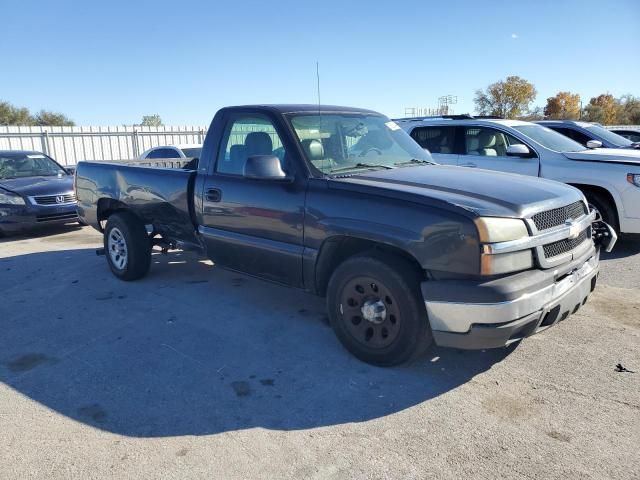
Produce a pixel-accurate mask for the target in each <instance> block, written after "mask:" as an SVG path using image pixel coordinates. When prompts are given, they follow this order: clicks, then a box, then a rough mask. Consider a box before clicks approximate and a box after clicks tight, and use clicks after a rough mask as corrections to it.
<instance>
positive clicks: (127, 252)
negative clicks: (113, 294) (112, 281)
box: [104, 212, 151, 280]
mask: <svg viewBox="0 0 640 480" xmlns="http://www.w3.org/2000/svg"><path fill="white" fill-rule="evenodd" d="M104 251H105V255H106V257H107V262H108V263H109V268H111V271H112V272H113V274H114V275H115V276H116V277H118V278H119V279H121V280H138V279H139V278H142V277H144V276H145V275H146V274H147V272H148V271H149V267H150V266H151V242H150V241H149V236H148V235H147V231H146V229H145V228H144V225H143V224H142V222H140V220H138V218H137V217H136V216H135V215H133V214H132V213H129V212H119V213H114V214H113V215H111V216H110V217H109V220H108V221H107V226H106V228H105V230H104Z"/></svg>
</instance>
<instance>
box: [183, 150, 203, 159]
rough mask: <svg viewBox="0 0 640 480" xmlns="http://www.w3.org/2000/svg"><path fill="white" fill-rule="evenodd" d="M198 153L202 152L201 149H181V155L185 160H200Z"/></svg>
mask: <svg viewBox="0 0 640 480" xmlns="http://www.w3.org/2000/svg"><path fill="white" fill-rule="evenodd" d="M200 152H202V148H183V149H182V153H184V156H185V157H187V158H200Z"/></svg>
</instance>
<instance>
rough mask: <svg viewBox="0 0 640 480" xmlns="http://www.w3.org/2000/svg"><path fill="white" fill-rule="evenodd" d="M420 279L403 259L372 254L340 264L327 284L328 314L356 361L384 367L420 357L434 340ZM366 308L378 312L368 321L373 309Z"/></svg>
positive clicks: (336, 332) (340, 338)
mask: <svg viewBox="0 0 640 480" xmlns="http://www.w3.org/2000/svg"><path fill="white" fill-rule="evenodd" d="M420 281H421V274H420V272H419V271H417V269H415V268H413V266H412V265H410V264H409V263H408V262H407V261H405V260H404V259H402V258H399V257H395V256H391V255H386V254H382V253H379V252H375V251H372V252H368V253H366V254H362V255H357V256H354V257H351V258H349V259H347V260H345V261H344V262H343V263H342V264H340V266H338V268H336V270H335V271H334V272H333V274H332V276H331V279H330V280H329V285H328V289H327V310H328V313H329V319H330V321H331V325H332V327H333V329H334V331H335V334H336V336H337V337H338V339H339V340H340V342H341V343H342V344H343V345H344V347H345V348H346V349H347V350H349V352H351V353H352V354H353V355H354V356H356V357H357V358H359V359H360V360H362V361H364V362H367V363H370V364H373V365H378V366H383V367H387V366H392V365H398V364H401V363H405V362H407V361H409V360H411V359H413V358H415V357H417V356H419V355H420V354H421V353H423V352H424V351H425V350H426V349H427V348H428V347H429V345H431V343H432V339H433V337H432V335H431V328H430V326H429V321H428V319H427V312H426V310H425V306H424V302H423V300H422V293H421V292H420ZM360 283H362V285H360ZM358 287H360V288H358ZM365 304H369V305H367V307H368V308H376V309H378V310H377V312H379V313H375V314H374V318H373V319H369V320H368V319H367V318H366V316H365V314H369V316H371V314H372V311H371V310H366V311H365V310H364V309H363V306H365ZM367 307H365V308H367ZM375 315H379V316H378V317H375ZM357 317H359V321H358V322H357V323H356V320H357ZM385 333H386V336H385Z"/></svg>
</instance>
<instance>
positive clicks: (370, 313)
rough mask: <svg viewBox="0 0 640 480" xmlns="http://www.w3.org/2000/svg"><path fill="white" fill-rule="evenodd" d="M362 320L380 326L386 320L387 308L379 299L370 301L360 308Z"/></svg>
mask: <svg viewBox="0 0 640 480" xmlns="http://www.w3.org/2000/svg"><path fill="white" fill-rule="evenodd" d="M360 311H361V312H362V318H364V319H365V320H367V321H369V322H371V323H373V324H375V325H380V324H381V323H382V322H384V320H385V319H386V318H387V307H386V306H385V305H384V302H383V301H382V300H380V299H371V300H367V301H366V302H364V305H362V307H361V308H360Z"/></svg>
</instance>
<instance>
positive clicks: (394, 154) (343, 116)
mask: <svg viewBox="0 0 640 480" xmlns="http://www.w3.org/2000/svg"><path fill="white" fill-rule="evenodd" d="M290 119H291V125H292V126H293V129H294V130H295V132H296V135H297V136H298V139H299V140H300V143H301V144H302V147H303V149H304V151H305V153H306V156H307V159H308V160H309V161H310V162H311V164H312V165H313V166H314V167H315V168H317V169H318V170H320V171H321V172H322V173H326V174H331V173H336V172H337V171H340V172H345V171H349V170H358V169H367V168H395V167H396V166H400V165H412V164H421V163H434V162H433V160H432V158H431V154H430V153H429V152H427V151H426V150H424V149H422V148H421V147H420V146H419V145H418V144H417V143H416V142H415V141H413V139H412V138H411V137H410V136H409V135H408V134H407V133H406V132H405V131H404V130H402V129H401V128H400V127H399V126H398V125H397V124H396V123H395V122H392V121H390V120H389V119H388V118H387V117H384V116H382V115H375V114H366V113H340V114H326V115H322V114H320V115H318V114H317V113H316V114H295V115H291V117H290Z"/></svg>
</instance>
